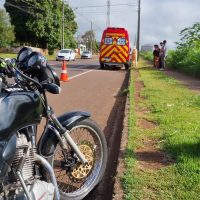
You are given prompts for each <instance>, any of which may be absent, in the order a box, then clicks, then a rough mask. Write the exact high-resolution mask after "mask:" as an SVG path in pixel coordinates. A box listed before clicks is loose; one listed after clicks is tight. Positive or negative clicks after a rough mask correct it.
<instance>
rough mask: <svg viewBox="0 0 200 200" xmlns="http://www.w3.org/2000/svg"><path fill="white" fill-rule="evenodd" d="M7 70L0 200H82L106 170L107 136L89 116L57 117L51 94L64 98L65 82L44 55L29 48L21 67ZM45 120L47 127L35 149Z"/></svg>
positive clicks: (1, 82) (1, 81) (0, 127)
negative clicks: (62, 90)
mask: <svg viewBox="0 0 200 200" xmlns="http://www.w3.org/2000/svg"><path fill="white" fill-rule="evenodd" d="M14 63H15V62H14ZM1 66H2V65H1V61H0V67H1ZM5 68H6V69H7V70H4V71H3V73H2V74H4V76H2V77H3V78H0V86H1V87H2V88H0V90H1V92H0V161H1V162H0V182H1V183H0V200H5V199H6V200H7V199H24V200H25V199H28V200H32V199H46V200H53V199H69V200H75V199H76V200H77V199H83V198H84V197H85V196H86V195H87V194H88V193H89V192H90V191H91V190H92V189H93V188H94V187H95V186H96V185H97V184H98V183H99V182H100V181H101V179H102V177H103V174H104V172H105V169H106V163H107V144H106V140H105V136H104V134H103V132H102V130H101V129H100V127H99V126H98V125H97V124H96V123H95V122H94V121H93V120H92V119H91V118H90V114H89V113H87V112H83V111H74V112H68V113H64V114H63V115H61V116H59V117H56V115H55V113H54V111H53V108H52V107H51V106H50V105H49V104H48V101H47V97H46V92H49V93H52V94H59V93H60V91H61V89H60V82H59V79H58V77H57V74H56V73H55V71H54V70H53V69H52V68H51V67H50V66H49V65H48V63H47V61H46V59H45V58H44V57H43V56H42V55H41V54H40V53H38V52H32V51H31V50H30V49H29V48H26V47H24V48H22V49H21V51H20V52H19V54H18V58H17V61H16V63H15V64H13V63H12V62H9V63H7V67H5V63H4V69H5ZM8 71H9V74H12V77H14V78H15V83H14V84H12V85H9V84H8V83H7V82H6V81H5V75H7V74H8ZM10 76H11V75H10ZM42 117H44V118H46V125H45V129H44V131H43V133H42V136H41V138H40V140H39V142H38V143H36V137H37V135H38V131H37V127H38V125H39V124H40V123H41V120H42Z"/></svg>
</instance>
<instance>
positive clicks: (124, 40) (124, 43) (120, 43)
mask: <svg viewBox="0 0 200 200" xmlns="http://www.w3.org/2000/svg"><path fill="white" fill-rule="evenodd" d="M117 44H118V45H126V38H119V39H118V40H117Z"/></svg>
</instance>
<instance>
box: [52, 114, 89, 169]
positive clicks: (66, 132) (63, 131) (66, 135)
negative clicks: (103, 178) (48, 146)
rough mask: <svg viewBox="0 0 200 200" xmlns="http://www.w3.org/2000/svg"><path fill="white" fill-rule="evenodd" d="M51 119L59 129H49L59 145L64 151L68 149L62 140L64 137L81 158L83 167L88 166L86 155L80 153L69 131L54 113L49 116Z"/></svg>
mask: <svg viewBox="0 0 200 200" xmlns="http://www.w3.org/2000/svg"><path fill="white" fill-rule="evenodd" d="M49 119H50V120H51V121H52V122H53V124H55V126H56V127H57V129H58V130H59V131H58V130H57V129H56V128H55V127H53V126H51V125H49V126H48V128H50V129H51V130H52V131H53V132H54V133H55V134H56V136H57V137H58V140H59V143H60V145H61V147H62V149H66V147H65V143H64V142H63V140H62V137H61V135H63V136H64V138H65V139H66V141H67V143H68V144H69V145H70V147H71V148H72V149H73V151H74V152H75V153H76V155H77V157H78V158H79V160H80V161H81V163H82V164H83V165H85V164H87V160H86V158H85V156H84V154H83V153H82V152H81V151H80V149H79V148H78V146H77V144H76V143H75V142H74V140H73V139H72V137H71V136H70V134H69V130H67V129H66V128H65V127H63V125H62V124H61V123H60V122H59V121H58V119H57V117H56V116H55V114H54V113H51V114H50V115H49Z"/></svg>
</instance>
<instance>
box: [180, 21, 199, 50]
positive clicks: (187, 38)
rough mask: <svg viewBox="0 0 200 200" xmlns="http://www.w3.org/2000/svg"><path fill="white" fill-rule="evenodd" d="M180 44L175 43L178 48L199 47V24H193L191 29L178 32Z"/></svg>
mask: <svg viewBox="0 0 200 200" xmlns="http://www.w3.org/2000/svg"><path fill="white" fill-rule="evenodd" d="M180 36H181V42H177V44H178V48H182V47H184V48H185V47H191V46H193V45H198V46H199V45H200V43H199V41H200V23H199V22H198V23H195V24H194V25H193V26H192V27H188V28H185V29H183V30H182V31H181V32H180Z"/></svg>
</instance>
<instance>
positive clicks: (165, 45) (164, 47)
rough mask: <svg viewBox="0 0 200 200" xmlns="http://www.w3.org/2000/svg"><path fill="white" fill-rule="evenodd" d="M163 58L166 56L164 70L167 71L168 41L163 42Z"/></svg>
mask: <svg viewBox="0 0 200 200" xmlns="http://www.w3.org/2000/svg"><path fill="white" fill-rule="evenodd" d="M163 56H164V59H163V68H164V69H165V62H166V58H167V41H166V40H164V41H163Z"/></svg>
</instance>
